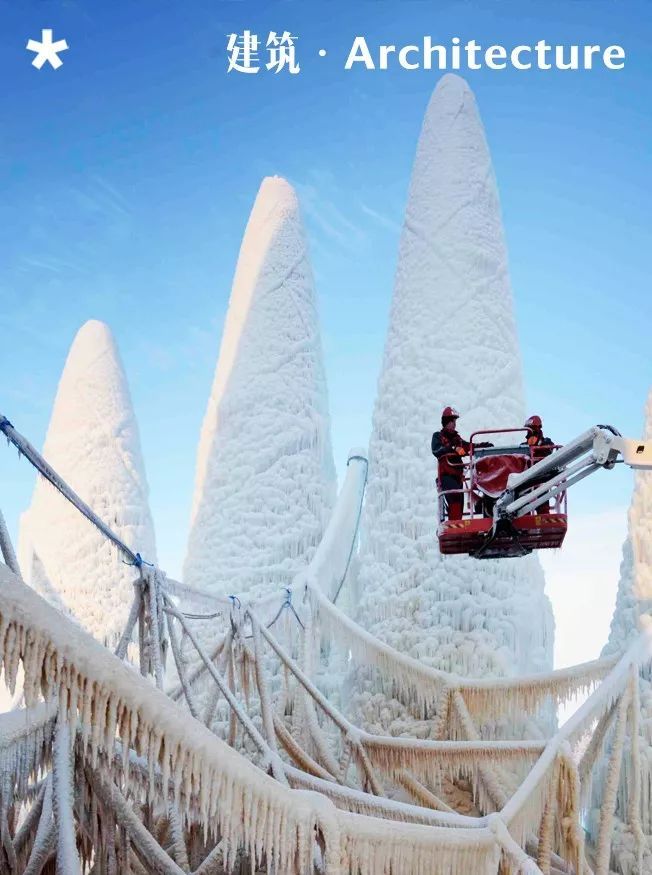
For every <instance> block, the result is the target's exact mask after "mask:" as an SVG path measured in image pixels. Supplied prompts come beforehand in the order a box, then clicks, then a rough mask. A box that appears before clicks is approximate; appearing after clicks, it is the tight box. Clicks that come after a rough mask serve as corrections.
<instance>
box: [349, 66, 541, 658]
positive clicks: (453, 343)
mask: <svg viewBox="0 0 652 875" xmlns="http://www.w3.org/2000/svg"><path fill="white" fill-rule="evenodd" d="M448 404H451V405H453V406H455V407H456V408H457V409H458V410H459V411H460V413H461V419H460V421H459V428H460V431H461V433H462V434H463V435H466V436H468V435H469V434H470V433H471V432H472V431H474V430H475V429H482V428H491V427H494V428H501V427H505V426H509V425H514V424H516V425H520V424H521V423H522V422H523V420H524V416H525V406H524V400H523V381H522V374H521V362H520V354H519V347H518V339H517V333H516V326H515V321H514V314H513V308H512V296H511V289H510V283H509V276H508V269H507V255H506V250H505V243H504V239H503V230H502V222H501V215H500V208H499V203H498V195H497V191H496V185H495V181H494V174H493V169H492V165H491V159H490V156H489V151H488V148H487V143H486V140H485V135H484V131H483V127H482V124H481V121H480V118H479V115H478V111H477V107H476V103H475V99H474V97H473V94H472V92H471V90H470V88H469V87H468V85H467V84H466V83H465V82H464V81H463V80H462V79H460V78H459V77H457V76H453V75H447V76H444V77H443V78H442V79H441V80H440V82H439V84H438V86H437V88H436V90H435V93H434V95H433V97H432V99H431V101H430V105H429V107H428V110H427V112H426V116H425V120H424V123H423V128H422V131H421V136H420V139H419V144H418V148H417V155H416V160H415V164H414V169H413V174H412V181H411V185H410V191H409V196H408V202H407V208H406V213H405V224H404V228H403V233H402V236H401V243H400V251H399V261H398V268H397V274H396V281H395V290H394V297H393V302H392V308H391V317H390V326H389V332H388V336H387V341H386V346H385V353H384V360H383V365H382V371H381V375H380V381H379V387H378V396H377V400H376V406H375V411H374V417H373V433H372V437H371V443H370V472H369V486H368V491H367V500H366V508H365V514H364V520H363V535H362V538H363V540H362V548H361V566H362V568H361V574H360V581H359V586H360V590H361V605H360V610H359V618H360V621H361V622H362V623H363V624H364V625H366V626H367V628H369V629H370V630H371V631H372V632H373V633H374V634H376V635H378V636H379V637H381V638H382V639H384V640H386V641H388V642H389V643H390V644H392V645H393V646H394V647H396V648H398V649H399V650H402V651H404V652H406V653H409V654H410V655H412V656H414V657H417V658H419V659H422V660H424V661H426V662H428V663H429V664H431V665H434V666H437V667H439V668H443V669H446V670H452V671H459V672H461V673H463V674H467V675H469V674H471V675H486V674H495V675H500V674H513V673H516V672H519V671H520V672H530V671H537V670H545V669H547V668H549V667H550V666H551V663H552V645H553V621H552V613H551V608H550V604H549V602H548V599H547V597H546V596H545V594H544V591H543V590H544V578H543V573H542V571H541V567H540V565H539V562H538V560H537V559H536V558H532V557H528V558H526V559H518V560H517V559H511V560H501V561H498V560H487V561H483V562H478V561H476V560H473V559H467V558H459V557H448V558H442V557H441V556H440V555H439V551H438V547H437V540H436V537H435V530H436V525H437V512H436V489H435V476H436V465H435V462H434V460H433V458H432V455H431V451H430V438H431V434H432V432H433V431H434V430H436V429H438V428H439V427H440V424H439V421H440V414H441V410H442V409H443V407H444V406H445V405H448ZM519 439H520V438H519Z"/></svg>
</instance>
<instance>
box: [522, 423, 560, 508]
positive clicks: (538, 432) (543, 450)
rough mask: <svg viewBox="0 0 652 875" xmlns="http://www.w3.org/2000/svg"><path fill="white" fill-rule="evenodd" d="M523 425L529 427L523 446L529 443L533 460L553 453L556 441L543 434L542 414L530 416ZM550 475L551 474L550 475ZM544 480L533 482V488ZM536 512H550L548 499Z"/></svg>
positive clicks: (535, 460)
mask: <svg viewBox="0 0 652 875" xmlns="http://www.w3.org/2000/svg"><path fill="white" fill-rule="evenodd" d="M523 427H524V428H526V429H527V438H526V440H524V441H523V444H522V446H525V445H527V446H528V447H530V448H531V451H532V461H533V462H534V463H536V462H539V461H540V460H541V459H543V458H544V457H545V456H549V455H550V453H552V451H553V449H554V447H555V443H554V441H552V440H551V439H550V438H549V437H545V436H544V434H543V422H542V421H541V417H540V416H536V415H535V416H530V417H529V418H528V419H526V420H525V422H524V424H523ZM548 476H550V474H549V475H548ZM543 482H544V481H543V480H536V481H534V482H533V483H532V488H533V489H534V488H535V487H536V486H539V485H540V484H541V483H543ZM534 513H550V502H549V501H546V502H544V503H543V504H540V505H539V507H537V508H536V510H535V511H534Z"/></svg>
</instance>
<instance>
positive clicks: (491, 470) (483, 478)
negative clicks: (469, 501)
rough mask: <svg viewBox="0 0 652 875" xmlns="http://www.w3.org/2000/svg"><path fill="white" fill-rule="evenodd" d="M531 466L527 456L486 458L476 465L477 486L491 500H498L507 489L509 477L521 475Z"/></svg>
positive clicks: (478, 460)
mask: <svg viewBox="0 0 652 875" xmlns="http://www.w3.org/2000/svg"><path fill="white" fill-rule="evenodd" d="M529 466H530V459H529V456H526V455H525V454H518V455H516V454H515V455H511V456H508V455H505V456H484V457H483V458H482V459H477V460H476V461H475V464H474V477H475V486H477V487H478V488H479V489H480V490H481V491H482V492H484V494H485V495H488V496H489V498H498V496H499V495H500V494H501V492H504V491H505V489H506V488H507V478H508V477H509V475H510V474H520V473H521V472H522V471H525V469H526V468H529Z"/></svg>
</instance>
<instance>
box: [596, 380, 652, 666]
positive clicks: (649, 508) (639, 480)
mask: <svg viewBox="0 0 652 875" xmlns="http://www.w3.org/2000/svg"><path fill="white" fill-rule="evenodd" d="M644 437H645V439H646V440H648V441H650V440H652V392H650V394H649V395H648V399H647V405H646V410H645V434H644ZM650 612H652V473H651V472H649V471H637V472H636V474H635V484H634V494H633V496H632V503H631V507H630V509H629V531H628V535H627V540H626V541H625V544H624V546H623V561H622V564H621V566H620V583H619V585H618V594H617V596H616V609H615V611H614V615H613V619H612V621H611V632H610V634H609V641H608V643H607V645H606V647H605V649H604V652H605V653H614V652H620V651H622V650H623V649H624V648H625V647H626V646H627V644H628V642H629V641H630V640H631V638H633V637H634V636H635V635H636V634H637V631H638V629H639V625H640V623H639V618H640V616H641V615H642V614H649V613H650Z"/></svg>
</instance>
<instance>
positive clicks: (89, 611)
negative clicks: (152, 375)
mask: <svg viewBox="0 0 652 875" xmlns="http://www.w3.org/2000/svg"><path fill="white" fill-rule="evenodd" d="M43 455H44V457H45V459H46V460H47V461H48V462H49V463H50V464H51V465H52V466H53V468H54V469H55V470H56V471H57V472H58V473H59V474H60V475H61V476H62V477H63V479H64V480H66V481H67V482H68V484H69V485H70V486H71V487H72V488H73V489H74V490H75V491H76V492H77V493H78V494H79V495H80V497H81V498H82V499H84V501H86V502H87V503H88V504H89V505H90V506H91V508H92V509H93V510H94V511H95V512H96V513H97V514H98V516H99V517H100V518H101V519H102V520H104V522H106V523H107V524H108V525H109V526H110V527H111V528H112V529H113V530H114V531H115V532H116V533H117V534H118V535H119V537H120V538H122V540H123V541H124V542H125V543H126V544H128V545H129V546H130V547H131V548H132V549H133V550H134V551H136V552H139V553H140V554H141V555H142V556H143V557H144V558H146V559H147V560H148V561H150V562H154V561H155V559H156V548H155V540H154V529H153V524H152V519H151V515H150V511H149V506H148V489H147V481H146V478H145V468H144V464H143V459H142V455H141V450H140V440H139V436H138V427H137V425H136V419H135V416H134V412H133V408H132V405H131V399H130V395H129V389H128V386H127V381H126V378H125V374H124V371H123V369H122V364H121V362H120V358H119V354H118V350H117V348H116V345H115V342H114V340H113V337H112V335H111V332H110V331H109V329H108V327H107V326H106V325H104V324H103V323H101V322H97V321H90V322H87V323H86V324H85V325H83V326H82V328H81V329H80V330H79V332H78V334H77V336H76V337H75V340H74V342H73V344H72V347H71V349H70V352H69V354H68V358H67V360H66V364H65V368H64V370H63V374H62V376H61V380H60V382H59V388H58V390H57V396H56V399H55V402H54V408H53V411H52V417H51V419H50V425H49V428H48V432H47V436H46V439H45V445H44V447H43ZM18 554H19V563H20V567H21V571H22V573H23V577H24V579H25V581H26V582H27V583H28V584H30V585H31V586H32V587H34V589H36V590H37V591H38V592H39V593H41V594H42V595H43V596H45V597H46V598H47V599H49V600H50V601H51V602H52V603H53V604H54V605H56V606H57V607H59V608H61V609H63V610H64V611H66V612H69V613H71V614H72V615H73V616H74V617H75V618H76V619H77V620H78V621H79V622H81V623H82V624H83V625H84V626H85V628H86V629H88V631H89V632H91V633H92V634H93V635H95V637H96V638H98V639H99V640H100V641H106V642H111V643H112V642H115V641H116V639H117V638H118V637H119V636H120V634H121V632H122V630H123V628H124V625H125V621H126V619H127V615H128V613H129V608H130V605H131V602H132V599H133V581H134V579H135V578H136V577H137V572H136V569H134V568H130V567H128V566H127V565H125V564H124V562H123V557H122V556H121V555H119V553H118V551H117V550H116V548H115V547H113V546H112V545H111V544H110V543H109V542H108V541H107V540H106V538H104V537H103V536H102V535H101V534H100V533H99V532H98V531H97V530H96V529H95V528H94V527H93V526H92V525H91V524H90V523H89V522H88V521H87V520H85V519H84V518H83V517H82V516H81V514H80V513H79V511H77V510H76V509H75V508H74V507H72V505H70V504H69V503H68V502H67V501H66V500H65V499H64V498H63V497H62V496H61V495H60V494H59V493H58V492H57V491H56V490H55V489H53V488H52V487H51V486H50V485H49V484H47V483H46V482H44V481H43V480H42V479H40V478H39V479H38V480H37V482H36V486H35V489H34V494H33V497H32V502H31V505H30V507H29V510H27V511H26V512H25V513H24V514H23V516H22V518H21V522H20V537H19V549H18Z"/></svg>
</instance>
